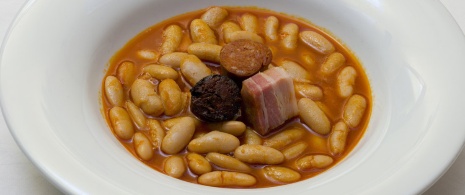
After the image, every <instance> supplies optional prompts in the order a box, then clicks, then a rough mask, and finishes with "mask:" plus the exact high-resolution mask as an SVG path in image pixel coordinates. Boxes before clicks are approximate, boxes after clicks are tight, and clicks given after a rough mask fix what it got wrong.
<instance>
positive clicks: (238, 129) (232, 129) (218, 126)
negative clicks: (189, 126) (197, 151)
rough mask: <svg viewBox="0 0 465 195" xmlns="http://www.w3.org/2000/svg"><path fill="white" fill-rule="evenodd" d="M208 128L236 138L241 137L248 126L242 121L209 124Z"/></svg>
mask: <svg viewBox="0 0 465 195" xmlns="http://www.w3.org/2000/svg"><path fill="white" fill-rule="evenodd" d="M208 127H209V128H210V129H212V130H218V131H221V132H224V133H229V134H231V135H234V136H240V135H242V133H244V131H245V129H246V126H245V124H244V123H243V122H241V121H225V122H219V123H209V124H208Z"/></svg>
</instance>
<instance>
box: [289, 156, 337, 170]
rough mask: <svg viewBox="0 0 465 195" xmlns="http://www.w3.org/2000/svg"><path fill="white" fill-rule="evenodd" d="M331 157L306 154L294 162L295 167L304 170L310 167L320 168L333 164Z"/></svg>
mask: <svg viewBox="0 0 465 195" xmlns="http://www.w3.org/2000/svg"><path fill="white" fill-rule="evenodd" d="M333 161H334V160H333V158H331V157H330V156H327V155H321V154H317V155H308V156H305V157H302V158H300V159H299V160H297V161H296V162H295V164H296V166H297V168H299V169H300V170H306V169H311V168H317V169H322V168H326V167H327V166H329V165H331V164H333Z"/></svg>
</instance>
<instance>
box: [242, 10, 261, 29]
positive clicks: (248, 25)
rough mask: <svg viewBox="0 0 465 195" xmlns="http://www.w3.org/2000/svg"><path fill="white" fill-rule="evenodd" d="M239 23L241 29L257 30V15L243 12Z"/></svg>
mask: <svg viewBox="0 0 465 195" xmlns="http://www.w3.org/2000/svg"><path fill="white" fill-rule="evenodd" d="M239 21H240V24H241V27H242V29H243V30H245V31H247V32H251V33H257V32H258V19H257V16H255V15H252V14H250V13H245V14H243V15H242V16H241V18H240V20H239Z"/></svg>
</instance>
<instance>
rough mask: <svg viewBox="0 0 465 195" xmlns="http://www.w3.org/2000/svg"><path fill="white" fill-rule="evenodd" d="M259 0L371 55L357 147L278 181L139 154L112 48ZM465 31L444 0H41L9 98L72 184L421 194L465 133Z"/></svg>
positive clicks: (13, 70) (74, 188)
mask: <svg viewBox="0 0 465 195" xmlns="http://www.w3.org/2000/svg"><path fill="white" fill-rule="evenodd" d="M211 4H215V5H256V6H258V7H263V8H268V9H272V10H276V11H280V12H284V13H289V14H292V15H296V16H299V17H303V18H307V19H309V20H311V21H313V22H314V23H315V24H317V25H319V26H322V27H324V28H326V29H328V30H329V31H330V32H332V33H333V34H334V35H335V36H336V37H338V38H340V39H341V40H342V41H343V42H344V43H345V44H346V45H347V46H348V47H349V48H351V49H352V51H354V52H355V53H356V55H357V56H358V57H359V59H360V60H361V61H362V63H363V65H364V67H365V69H366V71H367V74H368V76H369V79H370V82H371V85H372V89H373V96H374V105H373V113H372V119H371V122H370V125H369V128H368V131H367V133H366V134H365V136H364V137H363V139H362V141H361V142H360V144H359V145H358V146H357V147H356V148H355V150H354V151H353V152H352V153H351V154H350V155H349V156H348V157H347V158H346V159H345V160H344V161H343V162H342V163H339V164H338V165H337V166H335V167H333V168H332V169H330V170H329V171H327V172H325V173H323V174H321V175H319V176H317V177H315V178H311V179H308V180H305V181H302V182H298V183H295V184H291V185H285V186H280V187H274V188H266V189H246V190H239V189H218V188H211V187H205V186H200V185H195V184H191V183H187V182H182V181H179V180H176V179H172V178H170V177H168V176H165V175H163V174H160V173H158V172H156V171H154V170H152V169H150V168H148V167H147V166H145V165H144V164H142V163H140V162H139V161H138V160H136V159H135V158H133V157H132V155H131V154H129V153H128V152H127V151H126V150H125V149H124V147H123V146H121V144H120V143H119V142H118V141H117V140H116V139H115V138H114V136H113V134H112V133H111V132H110V131H109V129H108V127H107V125H106V123H105V121H104V120H103V118H102V115H101V113H100V110H99V109H100V105H99V90H100V83H101V80H102V77H103V73H104V69H105V68H106V63H107V62H108V59H109V58H110V57H111V56H112V55H113V54H114V53H115V52H116V51H117V50H118V49H120V48H121V47H122V46H123V45H124V44H125V43H126V42H127V41H128V40H129V39H130V38H132V37H133V36H135V35H136V34H137V33H139V32H141V31H142V30H144V29H145V28H147V27H149V26H151V25H153V24H155V23H157V22H159V21H161V20H163V19H166V18H169V17H170V16H174V15H177V14H181V13H184V12H187V11H191V10H197V9H201V8H204V7H207V6H208V5H211ZM464 51H465V40H464V37H463V35H462V33H461V31H460V29H459V27H458V26H457V25H456V24H455V22H454V20H453V19H452V17H451V16H450V15H449V14H448V12H447V11H446V9H445V8H444V7H443V6H442V5H441V4H440V3H439V2H438V1H422V0H411V1H401V0H397V1H382V0H359V1H351V0H340V1H336V0H334V1H326V0H313V1H309V0H300V1H292V3H283V2H282V1H280V0H269V1H246V0H238V1H219V0H218V1H209V0H200V1H169V0H165V1H163V0H153V1H142V0H141V1H124V2H122V1H117V0H93V1H52V0H37V1H30V2H29V3H28V4H27V5H26V6H25V8H24V9H23V10H22V12H21V13H20V14H19V16H18V18H17V19H16V20H15V22H14V24H13V27H12V28H11V29H10V32H9V35H8V36H7V39H6V41H5V42H4V45H3V55H2V58H1V61H0V62H1V66H0V90H1V96H0V97H1V106H2V109H3V113H4V116H5V118H6V121H7V124H8V126H9V129H10V130H11V132H12V134H13V136H14V138H15V139H16V141H17V142H18V144H19V145H20V147H21V149H22V150H23V151H24V153H25V154H26V155H27V156H28V157H29V158H30V159H31V161H32V162H33V163H34V164H35V165H36V166H37V167H38V168H39V169H40V170H41V171H42V172H44V173H45V175H46V176H47V177H48V178H49V179H50V180H51V182H53V183H54V184H56V185H57V186H58V187H59V188H60V189H62V190H63V191H65V192H67V193H71V194H81V193H93V194H127V193H131V194H153V193H155V192H156V193H162V194H166V193H177V194H179V193H185V194H187V193H190V194H218V193H221V194H237V193H242V194H257V193H266V194H308V193H313V194H414V193H420V192H422V191H424V190H426V189H427V188H428V187H429V186H430V185H431V184H433V183H434V181H435V180H436V179H438V178H439V177H440V176H441V174H442V173H444V172H445V171H446V170H447V168H448V167H449V165H451V164H452V163H453V161H454V159H455V157H456V156H457V155H458V153H459V152H460V150H461V148H462V145H463V143H464V140H465V131H464V128H465V120H463V110H465V104H464V100H465V92H464V90H463V89H462V88H461V86H460V85H461V84H462V83H465V77H464V76H463V72H465V68H464V65H465V55H463V53H464Z"/></svg>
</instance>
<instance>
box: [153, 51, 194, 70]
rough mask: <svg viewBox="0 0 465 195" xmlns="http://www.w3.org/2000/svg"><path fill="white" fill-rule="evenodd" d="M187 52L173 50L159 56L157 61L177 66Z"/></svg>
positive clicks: (172, 66) (173, 66)
mask: <svg viewBox="0 0 465 195" xmlns="http://www.w3.org/2000/svg"><path fill="white" fill-rule="evenodd" d="M188 55H189V54H188V53H184V52H173V53H169V54H165V55H163V56H161V57H160V59H159V62H160V63H162V64H163V65H166V66H169V67H171V68H179V67H180V66H181V61H182V60H183V59H184V58H185V57H187V56H188Z"/></svg>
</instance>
